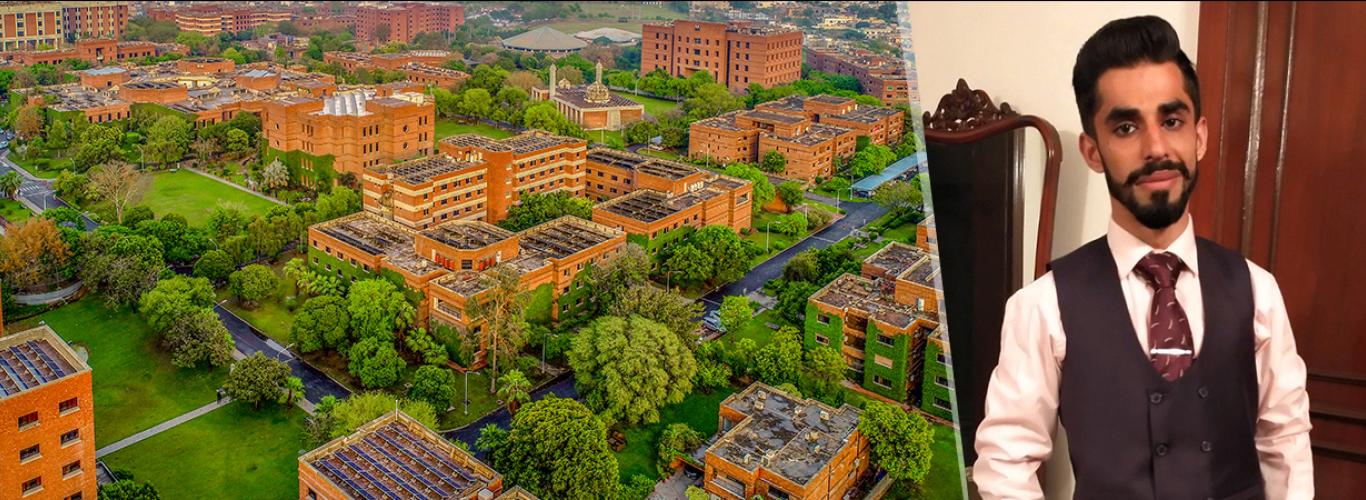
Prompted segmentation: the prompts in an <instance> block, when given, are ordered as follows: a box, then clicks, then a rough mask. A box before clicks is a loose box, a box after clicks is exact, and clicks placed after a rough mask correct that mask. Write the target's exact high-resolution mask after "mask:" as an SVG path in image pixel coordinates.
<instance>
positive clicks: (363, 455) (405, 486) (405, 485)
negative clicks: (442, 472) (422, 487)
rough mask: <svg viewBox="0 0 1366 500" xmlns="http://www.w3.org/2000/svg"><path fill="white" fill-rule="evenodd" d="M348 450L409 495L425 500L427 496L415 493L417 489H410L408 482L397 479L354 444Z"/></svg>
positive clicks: (396, 476)
mask: <svg viewBox="0 0 1366 500" xmlns="http://www.w3.org/2000/svg"><path fill="white" fill-rule="evenodd" d="M350 450H351V451H352V452H353V453H355V454H356V455H357V456H359V457H360V458H361V459H362V460H365V461H366V462H370V465H373V466H375V468H376V469H379V471H380V472H383V473H384V475H385V476H388V477H389V479H390V480H392V481H393V482H395V483H398V485H399V486H402V487H403V489H405V490H408V492H409V493H412V494H414V495H417V497H418V498H421V499H424V500H425V499H426V498H427V495H423V494H422V492H420V491H417V488H414V487H412V485H410V484H408V481H405V480H403V478H400V477H398V475H396V474H394V473H393V472H392V471H390V470H389V468H388V467H385V466H384V465H383V464H381V463H379V461H378V460H375V459H374V458H373V457H371V456H370V454H369V453H366V452H365V450H362V449H360V448H359V447H357V446H356V445H354V444H353V445H351V448H350Z"/></svg>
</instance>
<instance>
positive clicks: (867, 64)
mask: <svg viewBox="0 0 1366 500" xmlns="http://www.w3.org/2000/svg"><path fill="white" fill-rule="evenodd" d="M806 64H807V65H808V66H810V67H811V69H812V70H814V71H823V72H826V73H833V74H837V75H847V76H852V77H854V78H856V79H858V81H859V84H860V85H862V86H863V93H864V94H867V95H870V96H873V97H876V98H878V99H881V100H882V103H883V104H885V105H888V106H895V105H898V104H903V105H910V104H911V96H912V95H919V92H918V89H917V88H916V79H915V77H914V75H913V74H911V73H909V72H907V71H906V66H907V63H906V61H904V60H902V59H898V58H895V57H887V56H882V55H877V54H874V53H872V52H869V51H866V50H862V49H855V50H848V51H846V50H837V49H830V48H813V49H808V50H807V51H806Z"/></svg>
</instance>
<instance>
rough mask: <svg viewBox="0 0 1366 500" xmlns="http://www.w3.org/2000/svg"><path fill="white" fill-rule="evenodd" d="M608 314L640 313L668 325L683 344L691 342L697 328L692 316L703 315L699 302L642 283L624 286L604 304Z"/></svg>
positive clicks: (625, 314)
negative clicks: (622, 289)
mask: <svg viewBox="0 0 1366 500" xmlns="http://www.w3.org/2000/svg"><path fill="white" fill-rule="evenodd" d="M607 314H608V315H611V316H617V317H621V318H627V317H631V316H639V317H641V318H645V319H648V320H651V321H654V322H656V323H659V324H661V325H664V326H665V327H666V328H668V329H669V331H671V332H673V333H674V336H676V337H678V338H679V340H681V341H682V342H683V343H684V345H693V341H694V340H695V339H696V338H697V336H696V335H693V332H695V331H696V330H697V321H696V320H694V319H693V318H696V317H698V316H701V315H702V303H701V302H698V301H693V300H689V299H688V298H687V297H684V296H682V295H680V294H678V293H677V292H672V291H669V290H662V289H660V288H658V287H655V286H652V285H648V284H644V283H641V284H638V285H632V286H630V287H627V288H626V290H625V292H624V293H622V294H620V295H619V296H618V298H617V299H616V300H615V301H613V302H612V303H611V305H610V306H609V307H608V308H607Z"/></svg>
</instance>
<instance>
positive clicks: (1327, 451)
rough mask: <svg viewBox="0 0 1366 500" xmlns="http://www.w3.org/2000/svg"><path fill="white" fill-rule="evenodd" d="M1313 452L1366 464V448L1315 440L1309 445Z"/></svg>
mask: <svg viewBox="0 0 1366 500" xmlns="http://www.w3.org/2000/svg"><path fill="white" fill-rule="evenodd" d="M1309 448H1310V449H1312V450H1313V451H1314V454H1316V455H1318V456H1320V457H1328V458H1336V459H1339V460H1348V461H1352V462H1359V463H1363V464H1366V448H1357V447H1354V446H1351V445H1347V444H1342V443H1337V442H1332V441H1328V442H1323V441H1317V442H1315V443H1314V444H1311V445H1309Z"/></svg>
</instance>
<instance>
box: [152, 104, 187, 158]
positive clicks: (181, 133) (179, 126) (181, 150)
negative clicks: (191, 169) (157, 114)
mask: <svg viewBox="0 0 1366 500" xmlns="http://www.w3.org/2000/svg"><path fill="white" fill-rule="evenodd" d="M192 131H193V129H192V128H191V127H190V123H189V122H187V121H185V119H183V118H180V117H179V116H171V115H167V116H163V117H161V118H158V119H157V121H156V122H155V123H153V124H152V126H151V127H149V128H148V129H147V146H146V147H145V148H144V150H145V152H144V153H143V154H144V155H146V159H147V160H148V161H151V162H155V163H168V162H173V161H179V160H180V159H181V158H183V157H184V156H185V150H186V148H187V147H188V146H189V144H190V139H191V138H192V134H191V132H192Z"/></svg>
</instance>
